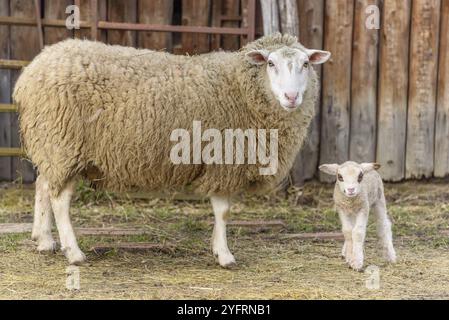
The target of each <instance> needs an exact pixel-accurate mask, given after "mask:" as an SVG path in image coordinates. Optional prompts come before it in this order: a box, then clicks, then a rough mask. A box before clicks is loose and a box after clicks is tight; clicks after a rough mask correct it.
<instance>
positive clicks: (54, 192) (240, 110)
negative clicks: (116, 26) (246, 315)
mask: <svg viewBox="0 0 449 320" xmlns="http://www.w3.org/2000/svg"><path fill="white" fill-rule="evenodd" d="M329 57H330V53H329V52H326V51H320V50H311V49H307V48H305V47H304V46H302V45H301V44H300V43H298V41H297V39H296V38H295V37H292V36H290V35H281V34H275V35H272V36H266V37H263V38H260V39H258V40H256V41H254V42H252V43H249V44H247V45H246V46H245V47H243V48H242V49H241V50H240V51H238V52H216V53H210V54H206V55H198V56H175V55H172V54H169V53H166V52H156V51H151V50H138V49H134V48H127V47H121V46H110V45H105V44H102V43H99V42H92V41H87V40H72V39H69V40H65V41H62V42H60V43H57V44H55V45H52V46H49V47H46V48H44V50H43V51H42V52H41V53H40V54H39V55H38V56H37V57H36V58H35V59H34V60H33V61H32V62H31V63H30V64H29V65H28V66H27V67H26V68H25V70H24V71H23V73H22V74H21V76H20V78H19V79H18V81H17V84H16V86H15V89H14V93H13V98H14V101H15V103H16V104H17V106H18V112H19V124H20V134H21V139H22V145H23V147H24V149H25V151H26V153H27V155H28V157H29V158H30V159H31V161H32V162H33V163H34V165H35V166H36V167H37V170H38V178H37V182H36V205H35V213H34V214H35V218H34V226H33V232H32V238H33V239H34V240H36V241H37V244H38V246H37V249H38V250H39V251H48V250H54V249H55V241H54V240H53V238H52V235H51V224H52V219H51V213H52V212H53V213H54V216H55V221H56V225H57V228H58V231H59V237H60V242H61V249H62V251H63V252H64V254H65V255H66V257H67V259H68V261H69V263H70V264H79V263H82V262H83V261H84V260H85V255H84V254H83V253H82V251H81V250H80V249H79V247H78V244H77V241H76V237H75V234H74V232H73V227H72V225H71V221H70V217H69V207H70V199H71V197H72V194H73V191H74V186H75V183H76V181H77V179H79V178H84V179H88V180H90V181H91V182H92V183H93V184H95V185H96V186H97V188H104V189H108V190H112V191H129V190H134V189H139V190H147V191H154V190H157V191H161V190H166V191H167V190H168V191H171V190H181V191H183V190H185V189H186V188H187V189H189V190H190V191H193V192H195V193H199V194H201V195H207V196H209V197H210V200H211V203H212V207H213V211H214V214H215V226H214V231H213V240H212V247H213V253H214V255H215V256H216V258H217V259H218V262H219V264H220V265H221V266H223V267H228V266H231V265H233V264H234V263H235V259H234V256H233V255H232V254H231V252H230V250H229V248H228V245H227V240H226V217H227V215H228V212H229V210H230V201H231V198H232V197H233V196H234V195H236V194H238V193H242V192H245V191H247V192H264V191H266V190H270V189H273V188H275V187H276V186H277V185H278V184H279V183H280V182H281V181H282V179H283V178H284V177H285V176H286V175H287V174H288V172H289V170H290V168H291V167H292V164H293V161H294V158H295V155H296V154H297V153H298V151H299V149H300V147H301V145H302V143H303V141H304V139H305V137H306V135H307V129H308V126H309V124H310V122H311V120H312V117H313V116H314V104H315V101H316V99H317V95H318V79H317V75H316V72H315V71H314V70H313V68H312V67H311V65H312V64H321V63H324V62H325V61H327V60H328V59H329ZM195 121H201V125H202V127H203V128H205V129H209V128H215V129H217V130H219V131H220V132H222V131H224V130H225V129H236V130H237V129H241V130H243V131H245V130H247V129H267V130H268V129H276V130H278V136H277V137H276V138H274V139H271V137H270V139H269V140H267V143H269V144H273V143H274V144H277V145H278V163H277V164H278V165H277V170H276V171H275V172H274V173H273V174H271V175H261V174H260V173H259V169H260V167H261V166H262V165H261V164H248V163H245V164H216V163H212V164H204V163H201V164H184V163H174V162H173V161H171V159H170V154H171V149H172V147H173V141H171V140H170V137H171V133H173V131H174V130H178V129H183V130H185V131H186V132H187V134H192V130H193V129H192V127H193V125H192V124H193V123H195ZM259 140H260V139H259ZM245 157H247V155H245Z"/></svg>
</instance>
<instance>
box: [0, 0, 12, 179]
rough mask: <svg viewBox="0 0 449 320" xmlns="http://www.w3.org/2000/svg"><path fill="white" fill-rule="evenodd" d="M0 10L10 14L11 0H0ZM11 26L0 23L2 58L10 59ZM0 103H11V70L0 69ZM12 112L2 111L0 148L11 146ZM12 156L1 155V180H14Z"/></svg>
mask: <svg viewBox="0 0 449 320" xmlns="http://www.w3.org/2000/svg"><path fill="white" fill-rule="evenodd" d="M0 12H2V15H5V16H8V15H9V0H0ZM9 28H10V27H9V26H5V25H0V59H9V57H10V55H9V52H10V37H9V30H10V29H9ZM0 103H11V71H10V70H8V69H0ZM11 118H12V115H11V114H10V113H5V112H0V148H6V147H11ZM11 168H12V159H11V157H0V181H3V180H6V181H10V180H12V177H13V176H12V171H11Z"/></svg>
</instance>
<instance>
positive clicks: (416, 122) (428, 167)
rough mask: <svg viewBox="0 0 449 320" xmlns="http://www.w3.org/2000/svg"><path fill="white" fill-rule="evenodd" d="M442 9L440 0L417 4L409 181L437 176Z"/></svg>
mask: <svg viewBox="0 0 449 320" xmlns="http://www.w3.org/2000/svg"><path fill="white" fill-rule="evenodd" d="M440 9H441V2H440V0H419V1H413V9H412V13H413V17H412V29H411V48H410V67H409V70H410V86H409V106H408V121H407V153H406V166H405V169H406V170H405V172H406V174H405V175H406V178H418V179H420V178H423V177H426V178H427V177H431V176H432V174H433V168H434V163H433V162H434V143H435V136H434V135H435V112H436V88H437V72H438V41H439V30H440ZM446 32H447V31H446Z"/></svg>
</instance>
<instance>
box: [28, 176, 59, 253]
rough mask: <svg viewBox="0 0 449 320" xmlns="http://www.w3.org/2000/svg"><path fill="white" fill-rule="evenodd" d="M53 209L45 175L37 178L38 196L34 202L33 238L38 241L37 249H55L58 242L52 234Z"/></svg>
mask: <svg viewBox="0 0 449 320" xmlns="http://www.w3.org/2000/svg"><path fill="white" fill-rule="evenodd" d="M51 215H52V210H51V202H50V193H49V190H48V182H47V180H45V178H44V177H42V176H38V177H37V179H36V198H35V203H34V221H33V231H32V233H31V238H32V239H33V240H36V241H37V250H38V251H39V252H42V251H55V250H56V242H55V240H54V239H53V236H52V234H51V228H52V217H51Z"/></svg>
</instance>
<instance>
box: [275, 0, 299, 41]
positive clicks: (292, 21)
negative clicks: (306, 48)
mask: <svg viewBox="0 0 449 320" xmlns="http://www.w3.org/2000/svg"><path fill="white" fill-rule="evenodd" d="M278 6H279V16H280V19H281V21H280V25H281V32H282V33H288V34H291V35H293V36H299V17H298V7H297V3H296V0H278Z"/></svg>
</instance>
